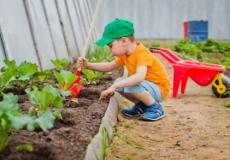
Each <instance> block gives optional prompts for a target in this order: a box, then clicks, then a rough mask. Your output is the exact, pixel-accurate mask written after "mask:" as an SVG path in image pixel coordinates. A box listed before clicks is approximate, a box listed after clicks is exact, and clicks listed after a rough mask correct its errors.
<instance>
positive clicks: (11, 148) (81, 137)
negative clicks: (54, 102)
mask: <svg viewBox="0 0 230 160" xmlns="http://www.w3.org/2000/svg"><path fill="white" fill-rule="evenodd" d="M67 70H68V69H67ZM69 70H70V71H73V72H74V71H75V70H76V68H75V67H71V66H69ZM122 74H123V70H122V68H120V69H119V70H115V71H113V72H112V74H111V75H109V76H105V77H103V78H102V79H101V80H99V81H97V84H96V85H87V86H84V87H83V88H82V90H81V92H80V93H79V95H78V96H77V99H78V103H74V102H71V101H64V107H63V109H62V112H61V114H62V117H63V120H58V119H56V120H55V123H54V126H53V128H51V129H50V130H48V131H42V130H41V129H36V130H35V131H33V132H29V131H27V130H20V131H19V132H18V133H17V134H16V135H15V136H14V137H13V138H12V140H11V141H10V142H9V145H8V146H7V147H6V148H5V149H4V150H3V151H2V152H1V153H0V160H1V159H4V160H13V159H20V160H21V159H23V160H43V159H46V160H63V159H64V160H73V159H76V160H78V159H79V160H81V159H84V156H85V153H86V148H87V146H88V144H89V143H90V138H89V137H90V136H92V137H94V136H95V135H96V134H97V133H98V132H99V127H100V124H101V120H102V118H103V116H104V114H105V112H106V110H107V107H108V104H109V98H108V99H105V100H101V101H99V100H98V99H99V96H100V93H101V91H103V90H105V89H106V88H108V87H109V86H110V85H111V84H112V83H113V81H114V80H115V78H117V77H119V76H122ZM9 91H10V92H12V93H14V94H15V95H18V102H19V105H20V106H21V108H22V111H23V112H28V109H29V108H30V107H31V106H32V104H31V103H30V101H29V99H28V97H27V95H26V93H25V91H24V88H17V89H14V90H8V92H9ZM20 144H31V145H32V146H33V148H34V151H33V152H31V153H29V152H27V151H25V150H23V151H17V150H16V146H18V145H20ZM92 154H93V153H92Z"/></svg>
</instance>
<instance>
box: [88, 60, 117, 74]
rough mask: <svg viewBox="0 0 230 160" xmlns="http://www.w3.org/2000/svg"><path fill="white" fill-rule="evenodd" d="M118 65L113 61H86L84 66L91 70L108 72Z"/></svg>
mask: <svg viewBox="0 0 230 160" xmlns="http://www.w3.org/2000/svg"><path fill="white" fill-rule="evenodd" d="M119 67H120V66H118V65H117V64H116V63H115V62H114V61H113V62H110V63H90V62H88V64H87V66H86V68H87V69H91V70H95V71H99V72H110V71H112V70H115V69H117V68H119Z"/></svg>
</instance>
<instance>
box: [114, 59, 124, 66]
mask: <svg viewBox="0 0 230 160" xmlns="http://www.w3.org/2000/svg"><path fill="white" fill-rule="evenodd" d="M115 63H116V64H117V65H118V66H123V65H124V61H123V60H122V59H121V58H120V57H119V58H116V59H115Z"/></svg>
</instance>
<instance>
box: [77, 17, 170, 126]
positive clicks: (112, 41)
mask: <svg viewBox="0 0 230 160" xmlns="http://www.w3.org/2000/svg"><path fill="white" fill-rule="evenodd" d="M96 44H97V45H98V46H104V45H107V46H108V47H109V49H110V52H111V54H112V56H116V57H117V58H116V59H115V60H114V61H113V62H110V63H90V62H88V61H87V59H85V58H82V57H79V58H78V62H77V67H78V68H87V69H91V70H95V71H100V72H109V71H112V70H115V69H117V68H119V67H121V66H124V65H125V66H126V68H127V70H128V72H129V75H130V76H129V77H128V78H118V79H116V80H115V82H114V84H112V85H111V86H110V87H109V88H108V89H107V90H105V91H103V92H102V93H101V95H100V98H99V100H101V99H103V98H107V97H108V96H111V95H113V93H114V92H115V91H117V92H119V93H120V94H121V95H122V96H124V97H125V98H126V99H128V100H130V101H132V102H133V103H135V105H134V106H133V107H132V108H125V109H123V110H122V113H123V114H124V115H127V116H131V117H132V116H135V117H136V116H139V117H140V119H142V120H152V121H155V120H158V119H160V118H162V117H164V110H163V108H162V106H161V104H160V103H159V102H162V101H163V100H164V99H166V97H167V95H168V93H169V90H170V81H169V79H168V76H167V73H166V70H165V68H164V66H163V65H162V64H161V62H160V61H159V60H158V59H157V58H156V57H155V56H154V55H153V53H151V52H150V51H149V50H148V49H147V48H145V47H144V46H143V45H142V44H141V43H140V42H137V43H135V38H134V28H133V23H132V22H130V21H128V20H124V19H115V20H114V21H112V22H110V23H109V24H107V25H106V26H105V28H104V33H103V36H102V38H101V39H99V40H98V41H97V42H96Z"/></svg>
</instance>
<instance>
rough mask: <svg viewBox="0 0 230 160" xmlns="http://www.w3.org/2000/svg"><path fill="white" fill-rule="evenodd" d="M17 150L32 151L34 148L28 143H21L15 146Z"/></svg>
mask: <svg viewBox="0 0 230 160" xmlns="http://www.w3.org/2000/svg"><path fill="white" fill-rule="evenodd" d="M16 150H17V151H21V150H26V151H28V152H33V150H34V148H33V146H32V145H30V144H21V145H18V146H17V147H16Z"/></svg>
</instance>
